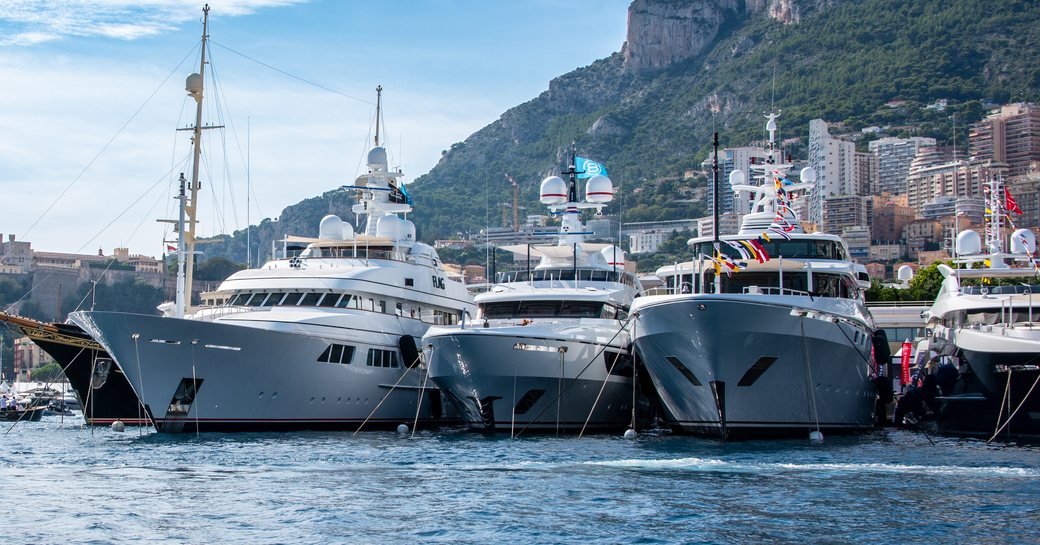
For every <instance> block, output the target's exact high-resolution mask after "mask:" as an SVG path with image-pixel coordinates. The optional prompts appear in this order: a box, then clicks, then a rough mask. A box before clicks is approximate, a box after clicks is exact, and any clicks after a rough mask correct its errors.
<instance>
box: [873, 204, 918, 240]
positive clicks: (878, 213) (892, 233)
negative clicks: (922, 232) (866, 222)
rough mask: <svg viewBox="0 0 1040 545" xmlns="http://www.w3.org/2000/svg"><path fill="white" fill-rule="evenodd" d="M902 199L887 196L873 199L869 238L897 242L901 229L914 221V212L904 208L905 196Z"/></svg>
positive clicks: (901, 232)
mask: <svg viewBox="0 0 1040 545" xmlns="http://www.w3.org/2000/svg"><path fill="white" fill-rule="evenodd" d="M902 197H903V198H902V199H890V198H888V197H887V196H881V197H874V198H873V200H874V208H873V212H872V218H873V219H872V220H871V229H870V236H871V238H872V239H873V240H875V241H881V242H898V241H899V240H901V239H902V236H903V228H904V227H906V225H907V224H908V223H910V222H912V221H914V219H915V214H914V210H913V209H912V208H910V207H909V206H906V205H905V204H903V203H905V202H906V199H905V197H906V195H903V196H902Z"/></svg>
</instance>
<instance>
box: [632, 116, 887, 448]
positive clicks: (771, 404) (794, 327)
mask: <svg viewBox="0 0 1040 545" xmlns="http://www.w3.org/2000/svg"><path fill="white" fill-rule="evenodd" d="M776 117H777V115H776V114H770V115H769V116H767V118H768V123H767V125H766V129H767V131H768V133H769V150H770V153H769V158H768V159H767V160H766V163H765V164H760V165H757V166H755V167H754V168H755V170H756V171H758V172H757V175H756V176H753V178H756V179H757V180H759V181H760V183H758V184H754V183H753V184H750V185H749V184H745V183H744V174H743V173H742V172H740V171H736V172H735V173H734V174H731V177H730V183H731V184H732V186H733V189H734V190H735V191H737V192H740V191H748V192H750V193H751V194H752V195H753V196H754V205H753V208H752V212H751V213H750V214H748V215H746V216H745V217H744V220H743V223H742V225H741V228H740V231H739V233H738V234H737V235H730V236H722V237H700V238H694V239H691V240H690V241H689V244H690V247H691V248H692V249H693V253H694V256H695V257H694V260H693V261H692V262H691V263H689V264H685V265H684V266H682V267H679V266H676V267H674V268H673V267H666V268H664V269H663V270H664V271H665V272H668V271H669V270H671V271H673V272H674V276H675V278H670V279H669V280H670V283H669V285H670V286H672V287H673V288H674V289H675V290H676V291H675V293H672V294H667V295H656V296H647V297H641V298H639V299H636V300H635V302H634V303H633V304H632V309H631V313H632V315H633V317H634V321H633V338H634V340H633V342H634V345H635V352H636V356H637V360H638V361H639V362H641V363H642V365H645V366H646V369H647V372H648V373H649V375H650V377H651V379H652V381H653V384H654V386H655V387H656V389H657V392H658V395H659V396H660V400H661V405H662V408H663V412H664V413H665V418H666V420H667V421H668V423H669V425H670V426H671V427H672V428H673V429H676V430H678V431H681V432H687V433H695V434H704V435H710V436H715V437H721V438H738V437H753V436H782V435H796V434H797V435H800V434H802V433H809V434H810V436H811V437H814V438H818V437H822V432H824V431H828V430H829V431H852V430H863V429H868V428H870V427H872V426H873V414H874V401H875V386H874V383H873V379H874V378H875V376H876V365H875V363H874V362H873V361H872V359H871V343H872V334H873V327H874V326H873V321H872V319H871V317H870V314H869V312H868V311H867V308H866V306H865V305H864V302H863V298H862V292H861V290H862V289H865V288H864V287H863V285H862V284H861V282H862V281H863V278H862V277H860V274H859V273H860V272H861V267H859V266H857V265H855V264H854V263H852V261H851V260H850V258H849V255H848V252H847V250H846V248H845V244H844V243H843V242H842V240H841V238H840V237H838V236H836V235H829V234H823V233H811V234H807V233H805V232H804V231H803V230H802V228H801V226H800V225H799V222H798V218H797V217H796V215H795V213H794V211H793V210H792V208H791V198H792V196H793V195H794V194H795V193H796V192H798V191H804V190H808V189H811V188H812V187H813V185H814V184H813V180H814V179H815V173H814V172H813V171H812V169H808V168H807V169H803V170H802V173H801V180H800V181H799V182H797V183H796V182H792V181H790V180H788V179H787V171H788V170H789V169H790V168H791V166H792V165H790V164H785V163H783V154H782V153H781V151H780V150H778V149H776V148H775V142H776V121H775V119H776ZM716 153H717V152H716ZM716 175H717V166H716ZM717 194H718V191H717V190H716V195H717ZM716 208H717V204H716ZM716 217H717V214H716ZM715 233H718V225H717V222H716V228H715ZM666 276H668V275H667V274H666Z"/></svg>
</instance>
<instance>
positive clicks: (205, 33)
mask: <svg viewBox="0 0 1040 545" xmlns="http://www.w3.org/2000/svg"><path fill="white" fill-rule="evenodd" d="M207 39H209V4H206V5H205V6H203V8H202V55H201V59H200V61H199V72H198V74H199V77H198V86H197V87H195V86H188V89H187V91H188V94H189V95H191V97H192V98H194V99H195V128H194V131H193V132H194V134H193V135H192V143H193V144H194V148H195V149H194V157H193V159H192V165H191V185H190V186H188V190H189V191H190V193H191V198H190V199H188V202H186V203H185V204H184V211H185V213H186V215H187V223H186V224H184V225H182V226H181V229H183V230H184V244H185V247H184V250H185V253H186V254H187V255H186V256H185V266H184V268H185V269H186V270H185V271H184V293H185V296H186V297H187V298H188V303H187V304H188V306H190V305H191V283H192V271H193V270H194V268H195V225H196V223H197V221H196V219H195V217H196V213H197V212H198V207H197V204H198V196H199V189H200V187H201V184H199V158H200V156H201V155H202V89H203V81H204V80H205V75H206V40H207ZM178 313H179V314H180V316H183V315H184V311H183V309H180V310H179V311H178Z"/></svg>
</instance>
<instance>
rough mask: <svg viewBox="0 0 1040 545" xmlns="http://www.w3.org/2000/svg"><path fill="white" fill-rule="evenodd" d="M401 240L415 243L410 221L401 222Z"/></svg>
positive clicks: (413, 229) (412, 224)
mask: <svg viewBox="0 0 1040 545" xmlns="http://www.w3.org/2000/svg"><path fill="white" fill-rule="evenodd" d="M401 235H402V236H401V240H405V241H408V242H415V224H414V223H412V222H411V221H410V220H401Z"/></svg>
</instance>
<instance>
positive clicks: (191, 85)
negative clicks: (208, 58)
mask: <svg viewBox="0 0 1040 545" xmlns="http://www.w3.org/2000/svg"><path fill="white" fill-rule="evenodd" d="M184 90H185V91H187V92H188V93H189V94H192V95H197V94H199V93H201V92H202V75H200V74H197V73H196V74H191V75H190V76H188V77H187V78H186V79H185V80H184Z"/></svg>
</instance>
